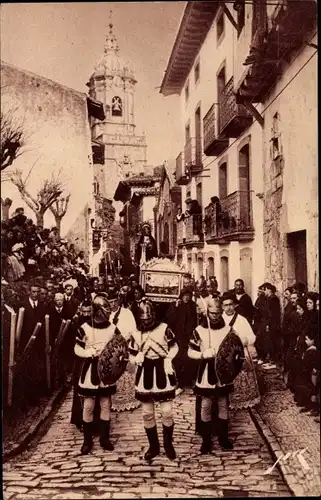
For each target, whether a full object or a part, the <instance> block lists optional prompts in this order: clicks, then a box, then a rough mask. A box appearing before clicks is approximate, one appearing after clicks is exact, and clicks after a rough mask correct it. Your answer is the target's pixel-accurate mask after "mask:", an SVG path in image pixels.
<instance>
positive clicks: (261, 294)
mask: <svg viewBox="0 0 321 500" xmlns="http://www.w3.org/2000/svg"><path fill="white" fill-rule="evenodd" d="M254 307H255V312H254V320H253V331H254V333H255V335H256V340H255V343H254V346H255V349H256V352H257V356H258V357H257V359H253V361H256V362H257V363H258V364H259V365H262V364H263V363H264V362H266V361H267V357H266V356H267V352H266V349H265V347H266V346H265V332H264V326H263V316H264V311H265V308H266V297H265V283H263V285H260V286H259V287H258V290H257V299H256V301H255V304H254Z"/></svg>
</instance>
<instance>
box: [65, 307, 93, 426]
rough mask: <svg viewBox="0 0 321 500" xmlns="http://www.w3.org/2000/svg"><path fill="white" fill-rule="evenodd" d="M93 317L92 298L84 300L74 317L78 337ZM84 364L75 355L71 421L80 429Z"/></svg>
mask: <svg viewBox="0 0 321 500" xmlns="http://www.w3.org/2000/svg"><path fill="white" fill-rule="evenodd" d="M91 317H92V304H91V300H89V299H87V300H85V301H83V302H82V303H81V304H80V306H79V310H78V313H77V314H76V315H75V316H74V318H73V324H72V331H73V332H74V336H75V338H76V332H77V331H78V330H79V329H80V327H81V326H82V325H83V324H84V323H86V322H87V323H89V322H90V320H91ZM82 365H83V359H82V358H79V357H78V356H75V360H74V366H73V372H72V385H73V401H72V408H71V419H70V423H71V424H74V425H75V426H76V427H77V428H78V429H82V423H83V418H82V405H81V398H80V396H79V394H78V381H79V377H80V373H81V367H82Z"/></svg>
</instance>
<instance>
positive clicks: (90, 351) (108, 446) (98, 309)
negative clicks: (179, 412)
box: [75, 293, 128, 455]
mask: <svg viewBox="0 0 321 500" xmlns="http://www.w3.org/2000/svg"><path fill="white" fill-rule="evenodd" d="M110 314H111V308H110V305H109V302H108V298H107V296H106V294H104V293H98V294H97V295H96V296H95V298H94V300H93V303H92V318H91V320H89V321H86V322H85V323H84V324H83V325H82V326H81V327H80V329H79V331H78V334H77V338H76V345H75V354H76V356H78V357H79V358H83V360H84V362H83V366H82V369H81V373H80V378H79V382H78V394H79V396H81V397H82V398H83V431H84V442H83V445H82V447H81V453H82V454H83V455H87V454H88V453H90V451H91V449H92V446H93V420H94V409H95V402H96V398H99V403H100V445H101V447H102V448H103V449H105V450H110V451H112V450H113V449H114V447H113V445H112V443H111V442H110V439H109V434H110V414H111V396H112V394H115V392H116V382H117V380H118V378H119V377H120V376H121V375H122V373H123V372H124V370H125V368H126V365H127V361H128V358H127V341H126V340H125V338H124V337H123V336H122V335H121V333H120V331H119V330H118V328H117V327H116V325H114V324H112V323H110Z"/></svg>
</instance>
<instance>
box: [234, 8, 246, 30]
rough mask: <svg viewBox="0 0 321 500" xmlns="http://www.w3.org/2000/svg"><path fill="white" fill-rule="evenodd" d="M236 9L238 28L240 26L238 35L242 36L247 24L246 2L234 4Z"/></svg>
mask: <svg viewBox="0 0 321 500" xmlns="http://www.w3.org/2000/svg"><path fill="white" fill-rule="evenodd" d="M234 9H235V10H236V12H237V20H236V22H237V26H238V35H237V36H240V33H241V31H242V29H243V28H244V24H245V0H238V1H237V2H235V4H234Z"/></svg>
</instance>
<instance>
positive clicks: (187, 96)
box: [185, 82, 189, 102]
mask: <svg viewBox="0 0 321 500" xmlns="http://www.w3.org/2000/svg"><path fill="white" fill-rule="evenodd" d="M188 99H189V82H187V83H186V86H185V102H187V101H188Z"/></svg>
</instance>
